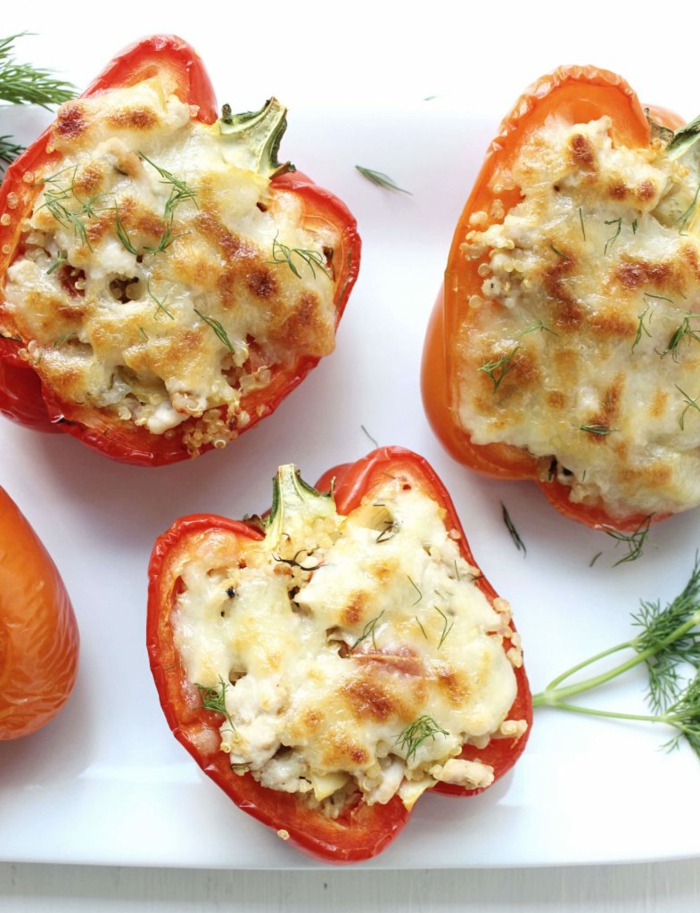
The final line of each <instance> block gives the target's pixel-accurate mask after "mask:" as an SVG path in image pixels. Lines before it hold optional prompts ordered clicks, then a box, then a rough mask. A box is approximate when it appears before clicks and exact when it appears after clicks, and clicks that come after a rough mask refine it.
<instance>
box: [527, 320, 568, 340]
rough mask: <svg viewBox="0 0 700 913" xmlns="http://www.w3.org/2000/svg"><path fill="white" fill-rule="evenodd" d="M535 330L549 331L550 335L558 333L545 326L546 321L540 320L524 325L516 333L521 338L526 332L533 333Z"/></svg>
mask: <svg viewBox="0 0 700 913" xmlns="http://www.w3.org/2000/svg"><path fill="white" fill-rule="evenodd" d="M536 330H542V332H543V333H551V334H552V336H558V335H559V334H558V333H556V332H555V331H554V330H552V329H551V328H550V327H548V326H547V324H546V323H542V321H541V320H535V321H533V322H532V323H531V324H529V326H526V327H525V329H524V330H521V332H520V333H518V338H519V339H522V337H523V336H527V334H528V333H534V332H535V331H536Z"/></svg>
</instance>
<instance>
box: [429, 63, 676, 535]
mask: <svg viewBox="0 0 700 913" xmlns="http://www.w3.org/2000/svg"><path fill="white" fill-rule="evenodd" d="M603 116H607V117H609V118H610V122H611V126H610V136H611V139H612V143H613V145H614V146H617V145H619V146H625V147H627V148H630V149H634V150H647V149H649V148H650V146H651V143H652V133H651V129H650V120H652V121H656V123H657V124H659V125H661V126H663V127H667V128H669V130H670V131H673V130H674V129H677V128H678V127H679V126H680V125H681V124H682V123H683V121H682V120H681V118H679V117H678V116H677V115H675V114H673V113H672V112H670V111H667V110H665V109H660V108H653V109H649V108H647V109H644V108H643V107H642V105H641V104H640V101H639V99H638V98H637V95H636V94H635V93H634V91H633V90H632V89H631V88H630V87H629V85H628V84H627V83H626V82H625V81H624V79H622V78H621V77H619V76H617V75H615V74H613V73H610V72H607V71H606V70H601V69H597V68H595V67H590V66H589V67H566V68H561V69H558V70H556V71H555V72H553V73H552V74H550V75H547V76H545V77H543V78H541V79H540V80H539V81H538V82H536V83H535V84H534V85H533V86H532V87H530V88H529V89H528V90H527V91H526V92H525V94H523V95H522V97H521V98H520V99H519V100H518V101H517V103H516V104H515V106H514V108H513V110H512V111H511V113H510V114H509V115H508V116H507V117H506V118H505V119H504V120H503V122H502V124H501V126H500V129H499V131H498V134H497V136H496V137H495V139H494V140H493V141H492V143H491V145H490V147H489V149H488V152H487V154H486V157H485V161H484V163H483V167H482V168H481V171H480V173H479V175H478V177H477V179H476V182H475V184H474V187H473V189H472V191H471V194H470V195H469V198H468V200H467V202H466V205H465V207H464V210H463V212H462V214H461V217H460V219H459V222H458V224H457V227H456V229H455V233H454V239H453V242H452V246H451V249H450V252H449V256H448V262H447V268H446V272H445V277H444V283H443V285H442V288H441V289H440V291H439V294H438V296H437V301H436V303H435V306H434V309H433V311H432V315H431V318H430V321H429V324H428V327H427V333H426V339H425V345H424V352H423V362H422V370H421V385H422V394H423V402H424V407H425V411H426V414H427V417H428V420H429V422H430V425H431V427H432V429H433V431H434V432H435V434H436V435H437V437H438V438H439V439H440V441H441V443H442V444H443V445H444V447H445V448H446V449H447V451H448V452H449V453H450V454H451V455H452V456H453V457H454V458H455V459H456V460H457V461H459V462H461V463H463V464H464V465H466V466H468V467H469V468H470V469H473V470H476V471H477V472H480V473H484V474H486V475H488V476H493V477H497V478H501V479H524V480H531V481H534V482H535V483H536V484H537V485H539V486H540V488H541V489H542V491H543V492H544V494H545V495H546V497H547V498H548V499H549V501H550V502H551V503H552V504H553V505H554V506H555V507H556V508H557V510H559V511H560V512H561V513H563V514H564V515H566V516H568V517H571V518H572V519H575V520H578V521H580V522H582V523H584V524H586V525H588V526H590V527H593V528H597V529H606V530H610V529H614V530H617V531H619V532H623V533H624V532H633V531H635V530H637V529H638V528H639V527H640V526H641V525H642V524H644V523H645V522H648V521H649V520H650V519H651V521H653V522H655V521H657V520H659V519H662V518H663V516H665V515H666V514H664V513H663V512H659V513H656V514H654V515H653V516H652V517H651V518H650V517H648V516H647V514H646V513H645V512H643V511H642V512H640V511H639V510H636V509H632V510H629V511H627V512H625V513H623V514H622V515H621V513H620V511H619V510H616V511H615V512H614V513H613V512H611V511H610V510H609V509H608V505H607V504H606V503H605V501H604V500H597V501H592V500H590V499H589V500H582V501H581V502H580V503H577V502H574V501H572V500H571V498H570V493H571V489H570V487H569V486H568V485H567V484H565V482H564V481H562V480H561V478H557V474H556V472H553V471H552V465H553V459H554V457H553V455H551V454H544V455H543V454H535V453H533V452H531V451H530V450H528V449H527V447H526V446H518V445H515V444H511V443H508V442H505V441H503V440H498V441H493V442H487V443H477V442H475V441H474V440H473V436H472V434H471V433H470V430H469V428H467V427H464V425H463V423H461V422H460V418H459V413H458V402H457V398H458V383H459V378H458V372H459V357H458V340H459V339H460V338H462V339H463V338H465V337H468V336H469V334H470V331H471V332H472V333H476V332H478V331H477V330H476V329H475V326H476V324H475V319H476V318H475V317H474V316H473V315H474V314H475V310H474V309H472V308H470V306H469V302H470V299H472V297H473V296H479V295H481V294H482V286H483V284H484V278H483V277H484V275H485V273H484V271H483V270H484V269H486V267H485V266H484V264H485V263H487V259H488V257H487V256H482V257H477V256H476V255H475V256H474V258H473V259H469V258H468V257H466V256H465V255H464V253H463V245H464V241H465V238H466V236H467V235H468V233H469V232H470V231H471V230H472V229H473V227H474V224H475V223H474V220H473V217H474V215H475V214H476V213H480V214H489V213H492V212H493V211H494V203H497V208H498V207H500V208H501V212H500V213H499V215H498V216H494V217H493V219H491V221H489V222H488V224H489V225H491V224H493V222H498V221H500V220H501V219H502V218H505V217H506V216H507V215H508V213H509V212H510V211H511V210H512V209H513V208H514V207H516V206H517V205H518V204H519V203H520V202H521V200H522V199H523V194H522V192H521V188H520V187H519V186H517V185H516V186H513V185H512V184H511V186H508V184H507V182H506V183H505V184H504V182H503V181H499V176H501V175H503V174H508V173H510V172H511V168H512V166H513V165H514V164H515V163H516V162H517V161H518V158H519V156H521V154H522V151H523V147H524V145H525V144H526V143H528V142H530V141H531V140H532V137H533V136H534V135H535V133H536V132H537V131H539V130H540V129H541V128H543V127H544V125H545V124H546V123H547V122H548V119H550V118H556V119H560V120H563V121H564V122H566V123H567V124H570V125H572V126H573V125H575V124H587V123H589V122H592V121H596V120H598V119H600V118H602V117H603ZM480 227H481V226H480ZM552 256H553V255H552ZM553 258H554V256H553ZM554 259H555V258H554ZM480 270H481V271H480ZM493 306H494V307H495V308H497V307H498V299H496V303H495V305H493ZM555 329H556V327H555ZM550 338H551V337H550ZM481 370H482V371H483V370H484V368H483V367H482V368H481ZM515 373H516V372H514V374H515ZM479 381H481V382H482V383H483V382H484V380H483V376H481V377H480V378H476V379H475V381H474V383H477V382H479ZM462 382H464V379H463V378H462ZM513 383H514V384H517V379H516V380H515V381H513ZM495 389H496V388H495V386H494V390H495Z"/></svg>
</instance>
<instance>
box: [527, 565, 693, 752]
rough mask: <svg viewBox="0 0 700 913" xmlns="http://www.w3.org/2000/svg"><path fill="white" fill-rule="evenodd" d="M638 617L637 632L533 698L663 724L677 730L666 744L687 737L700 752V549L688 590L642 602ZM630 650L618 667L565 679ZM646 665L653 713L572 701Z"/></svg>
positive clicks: (591, 712) (580, 710) (596, 713)
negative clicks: (665, 602)
mask: <svg viewBox="0 0 700 913" xmlns="http://www.w3.org/2000/svg"><path fill="white" fill-rule="evenodd" d="M632 621H633V623H634V625H635V626H636V627H638V628H640V629H641V630H640V633H639V634H637V636H636V637H633V638H631V639H630V640H628V641H625V642H624V643H620V644H617V645H615V646H614V647H610V648H609V649H607V650H603V651H602V652H601V653H597V654H596V655H595V656H592V657H591V658H590V659H587V660H585V661H584V662H581V663H577V664H576V665H575V666H573V667H572V668H571V669H569V670H567V671H566V672H564V673H563V674H562V675H559V676H557V678H555V679H553V681H551V682H550V683H549V684H548V685H547V687H546V688H545V689H544V691H541V692H540V693H539V694H536V695H535V696H534V697H533V706H534V707H545V706H546V707H556V708H559V709H561V710H569V711H573V712H576V713H584V714H589V715H593V716H603V717H609V718H615V719H624V720H637V721H648V722H652V723H663V724H666V725H667V726H670V727H672V728H673V729H675V730H676V733H675V735H674V736H673V737H672V738H671V739H670V740H669V741H668V742H666V743H665V746H664V747H666V748H675V747H677V746H678V744H679V743H680V740H681V739H682V738H685V739H686V740H687V741H688V743H689V744H690V746H691V747H692V749H693V751H694V752H695V753H696V754H697V755H698V756H700V563H699V561H698V556H697V554H696V556H695V563H694V566H693V571H692V573H691V575H690V578H689V580H688V583H687V584H686V586H685V588H684V589H683V591H682V592H681V593H680V594H679V595H678V596H676V598H675V599H673V600H672V601H671V602H670V603H668V605H667V606H666V607H665V608H663V609H662V608H661V604H660V602H658V601H657V602H644V601H643V602H641V603H640V610H639V612H638V613H637V614H635V615H633V616H632ZM625 651H626V652H631V654H632V655H631V657H630V658H629V659H627V660H625V661H623V662H621V663H619V664H618V665H617V666H614V667H613V668H612V669H608V670H606V671H605V672H602V673H600V674H599V675H595V676H592V677H591V678H587V679H584V680H582V681H577V682H574V683H573V684H564V682H566V681H567V679H570V678H571V677H572V676H575V675H577V674H578V673H580V672H581V671H582V670H584V669H588V668H589V667H591V666H594V665H595V664H597V663H599V662H601V661H602V660H605V659H608V658H609V657H610V656H613V655H614V654H617V653H621V652H625ZM642 664H643V665H644V666H645V667H646V670H647V673H648V676H649V680H648V684H647V689H646V694H645V699H646V702H647V704H648V706H649V707H650V709H651V711H652V713H650V714H633V713H619V712H614V711H607V710H598V709H594V708H590V707H583V706H581V705H579V704H574V703H570V699H571V698H574V697H576V696H577V695H579V694H583V693H584V692H586V691H591V690H592V689H594V688H597V687H599V686H601V685H604V684H606V683H608V682H610V681H613V680H614V679H616V678H618V677H619V676H621V675H624V674H625V673H626V672H629V671H630V670H631V669H634V668H635V667H637V666H639V665H642ZM684 668H690V669H692V670H694V674H693V675H692V677H691V678H690V680H688V679H687V678H685V677H684V676H683V670H684Z"/></svg>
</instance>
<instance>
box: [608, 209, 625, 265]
mask: <svg viewBox="0 0 700 913" xmlns="http://www.w3.org/2000/svg"><path fill="white" fill-rule="evenodd" d="M605 224H606V225H617V231H616V232H615V234H614V235H612V236H611V237H610V238H608V240H607V241H606V242H605V248H604V253H605V256H606V257H607V255H608V251H609V250H610V248H611V247H612V246H613V244H614V243H615V242H616V241H617V239H618V238H619V237H620V232H621V231H622V217H620V218H619V219H607V220H606V221H605Z"/></svg>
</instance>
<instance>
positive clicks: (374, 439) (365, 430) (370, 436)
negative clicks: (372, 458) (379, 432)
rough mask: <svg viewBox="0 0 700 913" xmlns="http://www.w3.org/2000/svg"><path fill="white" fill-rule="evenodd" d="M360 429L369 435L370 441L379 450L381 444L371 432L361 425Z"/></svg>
mask: <svg viewBox="0 0 700 913" xmlns="http://www.w3.org/2000/svg"><path fill="white" fill-rule="evenodd" d="M360 428H362V430H363V431H364V433H365V434H366V435H367V437H368V438H369V439H370V441H371V442H372V443H373V444H374V446H375V448H376V449H379V444H378V443H377V440H376V438H373V437H372V435H371V434H370V433H369V431H368V430H367V429H366V428H365V426H364V425H360Z"/></svg>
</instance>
